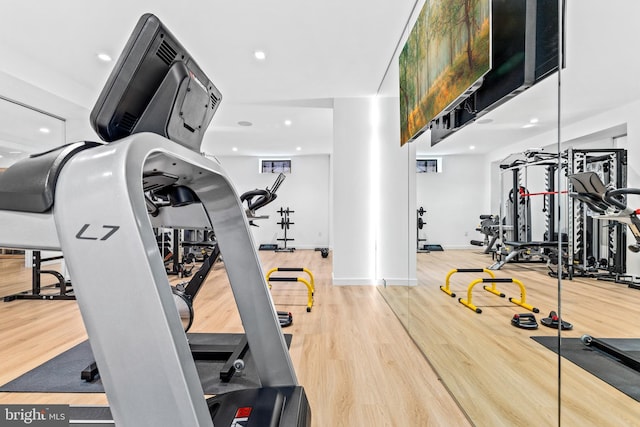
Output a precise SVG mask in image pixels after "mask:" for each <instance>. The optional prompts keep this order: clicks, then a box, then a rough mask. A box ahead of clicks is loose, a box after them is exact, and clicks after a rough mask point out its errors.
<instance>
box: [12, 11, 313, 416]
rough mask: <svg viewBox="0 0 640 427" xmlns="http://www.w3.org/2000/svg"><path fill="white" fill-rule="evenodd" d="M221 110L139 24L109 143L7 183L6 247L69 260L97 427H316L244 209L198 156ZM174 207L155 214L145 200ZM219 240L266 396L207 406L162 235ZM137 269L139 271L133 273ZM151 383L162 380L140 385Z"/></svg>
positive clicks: (53, 157)
mask: <svg viewBox="0 0 640 427" xmlns="http://www.w3.org/2000/svg"><path fill="white" fill-rule="evenodd" d="M221 99H222V97H221V94H220V92H219V91H218V90H217V88H216V87H215V86H214V85H213V83H212V82H211V81H210V80H209V78H208V77H207V76H206V75H205V74H204V72H203V71H202V70H201V69H200V68H199V67H198V65H197V63H196V62H195V61H194V59H193V58H192V57H191V55H190V54H189V53H188V52H187V51H186V49H184V47H183V46H182V45H181V44H180V42H179V41H178V40H177V39H176V38H175V37H174V36H173V34H171V32H170V31H169V30H168V29H167V28H166V27H165V26H164V25H163V24H162V22H161V21H160V20H159V19H158V18H157V17H156V16H154V15H151V14H145V15H143V16H142V17H141V18H140V20H139V21H138V23H137V25H136V27H135V29H134V30H133V33H132V34H131V36H130V38H129V40H128V42H127V43H126V45H125V47H124V51H123V52H122V54H121V56H120V58H119V59H118V61H117V63H116V65H115V68H114V70H113V71H112V73H111V75H110V76H109V78H108V80H107V83H106V85H105V86H104V89H103V91H102V93H101V94H100V96H99V98H98V101H97V103H96V105H95V107H94V108H93V110H92V112H91V124H92V126H93V128H94V129H95V130H96V132H97V133H98V135H99V136H100V138H101V139H102V140H103V141H104V142H103V143H94V142H77V143H72V144H67V145H65V146H62V147H59V148H57V149H54V150H51V151H48V152H45V153H40V154H36V155H32V156H31V157H29V158H27V159H24V160H21V161H20V162H18V163H16V164H14V165H12V166H11V167H9V168H8V169H7V170H6V171H5V172H4V173H2V174H1V175H0V228H1V232H0V245H1V246H3V247H13V248H21V249H29V248H37V249H41V250H62V252H63V253H64V256H65V260H66V263H67V267H68V269H69V273H70V275H71V278H72V280H73V283H74V292H75V295H76V298H77V302H78V305H79V308H80V311H81V314H82V318H83V321H84V324H85V327H86V330H87V333H88V335H89V340H90V343H91V348H92V351H93V355H94V356H95V360H96V363H97V366H98V368H99V369H100V374H101V378H102V382H103V385H104V389H105V392H106V395H107V398H108V401H109V409H110V411H109V412H110V416H108V417H106V418H108V419H105V420H102V421H99V422H98V421H97V422H96V424H92V425H113V424H115V425H117V426H118V427H121V426H122V427H127V426H131V427H141V426H153V427H158V426H167V427H175V426H189V427H195V426H214V425H215V426H231V425H234V426H236V425H237V426H247V427H249V426H309V425H310V423H311V410H310V407H309V403H308V401H307V398H306V395H305V392H304V389H303V387H302V386H300V385H299V384H298V381H297V378H296V374H295V371H294V368H293V364H292V362H291V358H290V356H289V352H288V349H287V346H286V343H285V339H284V337H283V334H282V331H281V329H280V325H279V322H278V317H277V313H276V310H275V308H274V305H273V301H272V300H271V295H270V292H269V288H268V286H267V284H266V282H265V278H264V275H263V272H262V269H261V266H260V262H259V259H258V256H257V253H256V250H255V245H254V242H253V239H252V236H251V233H250V232H249V223H248V220H247V217H246V215H245V212H244V208H243V205H242V202H241V201H240V199H239V198H238V195H237V192H236V190H235V188H234V186H233V184H232V183H231V181H230V179H229V177H228V176H227V174H226V173H225V171H224V170H223V169H222V167H221V166H220V164H219V163H218V162H216V161H213V160H210V159H207V158H205V157H204V156H203V155H201V154H200V145H201V143H202V138H203V136H204V133H205V131H206V129H207V127H208V125H209V123H210V121H211V118H212V117H213V115H214V113H215V112H216V110H217V108H218V106H219V104H220V101H221ZM159 189H162V191H163V192H164V193H166V194H168V195H169V201H170V203H169V204H168V205H167V206H162V207H160V208H158V209H157V210H154V211H153V215H150V207H149V206H148V200H146V198H145V193H148V191H151V190H155V191H157V190H159ZM158 226H165V227H172V228H193V229H197V228H200V229H205V230H212V229H215V234H216V238H217V242H218V246H219V249H220V252H221V254H222V256H224V260H225V267H226V270H227V274H228V277H229V281H230V283H231V288H232V291H233V295H234V298H235V301H236V303H237V306H238V311H239V313H240V317H241V319H242V324H243V326H244V330H245V334H246V339H247V342H248V344H249V347H250V349H251V352H252V354H253V357H254V360H255V364H256V369H257V372H258V377H259V379H260V384H261V387H260V388H255V389H245V390H239V391H235V392H229V393H224V394H220V395H217V396H215V397H212V398H209V399H206V398H205V396H204V393H203V389H202V386H201V385H200V381H199V379H198V374H197V372H196V368H195V363H194V360H193V357H192V356H191V352H190V350H189V344H188V342H187V338H186V335H185V332H184V330H183V327H182V323H181V320H180V316H179V314H178V309H177V307H176V303H175V300H174V296H173V295H172V292H171V287H170V285H169V281H168V278H167V274H166V272H165V268H164V264H163V260H162V258H161V255H160V253H159V250H158V247H157V244H156V240H155V236H154V233H153V227H158ZM132 260H134V261H132ZM143 372H144V373H149V372H153V375H148V374H145V375H144V379H143V380H142V379H141V380H138V378H141V376H142V375H141V373H143Z"/></svg>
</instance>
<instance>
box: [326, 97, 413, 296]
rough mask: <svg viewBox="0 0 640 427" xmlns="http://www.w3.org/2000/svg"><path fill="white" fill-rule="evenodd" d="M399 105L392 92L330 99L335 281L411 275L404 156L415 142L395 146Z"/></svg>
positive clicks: (370, 281)
mask: <svg viewBox="0 0 640 427" xmlns="http://www.w3.org/2000/svg"><path fill="white" fill-rule="evenodd" d="M398 108H399V107H398V103H397V99H395V98H375V97H367V98H348V99H336V100H335V101H334V119H333V126H334V142H333V144H334V145H333V156H332V171H333V228H332V230H333V283H334V284H339V285H378V284H382V283H385V282H386V283H387V284H407V283H410V282H411V280H412V279H411V278H413V280H414V279H415V251H414V250H413V249H415V248H413V247H412V245H413V244H415V242H413V240H412V239H413V236H414V232H415V230H414V228H411V226H410V224H411V222H412V220H411V217H410V215H409V212H413V211H414V210H415V209H413V208H412V207H411V206H410V203H413V207H415V177H412V176H410V174H409V171H410V170H412V169H410V167H409V165H410V164H412V162H410V161H409V157H410V156H411V155H413V156H414V158H415V154H412V153H413V150H412V147H407V146H405V147H402V148H401V147H400V142H399V135H400V130H399V111H398ZM411 178H414V179H413V180H412V179H411ZM411 183H413V184H411ZM413 221H415V220H413ZM410 248H412V249H410Z"/></svg>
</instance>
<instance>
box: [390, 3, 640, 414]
mask: <svg viewBox="0 0 640 427" xmlns="http://www.w3.org/2000/svg"><path fill="white" fill-rule="evenodd" d="M439 3H440V2H437V1H435V0H432V1H426V2H419V6H418V7H417V8H416V11H415V12H414V14H413V15H414V16H412V20H411V25H409V26H408V28H407V31H406V34H405V40H406V43H407V44H406V45H405V52H404V53H405V55H409V56H411V55H413V56H414V57H417V58H422V59H424V58H425V57H428V55H429V54H430V55H432V56H433V55H434V54H433V52H431V53H429V54H427V53H425V52H422V53H421V51H420V49H419V48H418V47H416V46H417V44H418V43H422V44H423V46H424V49H425V50H428V49H431V50H433V49H435V48H434V46H435V44H437V43H438V42H437V40H436V39H435V38H429V37H428V36H426V35H424V34H426V32H428V28H429V26H432V27H436V28H437V30H438V31H443V29H442V25H444V24H442V22H445V21H446V19H444V18H443V16H445V15H443V13H444V12H443V9H442V7H443V5H444V3H442V4H440V5H439ZM446 3H447V6H448V7H450V10H449V13H450V14H452V15H453V14H455V13H458V15H456V16H458V17H464V11H463V9H456V5H457V3H459V2H446ZM462 3H468V4H471V5H472V6H473V7H477V8H479V7H481V6H482V4H483V2H481V1H475V2H460V7H462ZM438 7H440V9H438ZM421 8H422V9H421ZM491 8H492V14H491V19H492V25H493V30H492V31H493V35H494V36H495V37H497V36H498V35H500V34H502V35H504V34H506V33H508V32H509V31H514V29H513V28H510V27H509V26H508V24H505V23H504V21H503V20H504V19H505V17H506V16H509V14H510V13H514V14H517V13H522V15H519V16H521V17H524V18H523V19H524V21H522V22H518V21H517V20H515V18H513V16H512V19H510V20H508V21H509V22H510V24H511V25H512V26H519V28H520V26H521V27H522V28H521V30H524V31H525V36H524V37H525V38H524V43H525V47H526V46H528V45H527V43H530V42H531V39H530V38H528V37H530V33H527V31H529V32H531V31H533V33H535V34H536V36H535V37H534V40H535V41H536V42H537V48H536V50H535V52H536V53H535V58H537V60H538V63H537V65H536V67H535V68H534V71H533V74H532V75H529V78H532V79H533V80H532V81H531V82H532V84H530V85H527V86H529V87H526V88H525V87H523V88H520V89H518V90H516V91H514V92H512V93H510V95H509V96H507V97H504V98H503V99H502V100H500V102H497V103H496V102H495V100H496V97H493V96H492V94H491V93H489V92H486V93H482V91H483V90H485V89H486V88H487V87H489V86H493V87H495V88H500V87H501V88H502V89H505V87H507V86H508V85H513V84H514V83H513V82H504V78H505V77H504V76H507V75H511V74H509V73H508V72H505V73H503V74H501V75H498V74H495V73H494V74H491V72H490V73H488V74H486V75H485V77H484V80H483V81H481V82H480V83H478V84H477V85H476V87H474V88H471V89H470V90H469V93H475V95H473V96H472V98H473V97H475V99H473V102H463V103H462V104H459V105H461V107H458V108H459V109H460V108H461V109H462V111H459V112H457V113H455V110H454V113H453V114H446V115H444V116H440V118H439V119H436V120H435V121H432V122H431V124H430V129H428V130H426V131H425V132H424V133H423V134H419V131H420V126H414V128H413V130H412V131H410V132H408V133H406V132H404V131H402V132H403V133H401V135H402V140H403V141H404V140H407V139H411V138H410V137H409V136H408V135H410V134H413V133H418V135H417V136H416V137H415V138H414V140H413V142H411V143H410V144H408V145H409V146H410V147H409V148H408V149H407V153H408V156H409V158H410V160H409V161H410V162H412V163H413V164H414V165H412V168H413V170H414V171H415V173H414V174H410V177H409V179H408V187H409V189H410V191H415V200H412V201H411V202H410V203H409V206H408V212H409V216H410V217H411V220H410V224H411V226H410V227H409V230H407V232H408V234H409V236H410V238H411V239H413V240H414V241H415V245H414V247H415V252H416V269H415V277H416V283H410V284H409V285H408V286H406V287H402V288H390V287H386V288H385V287H381V288H380V291H381V293H382V294H383V295H384V296H385V298H386V300H387V302H388V303H389V305H390V306H391V307H392V308H393V309H394V311H395V312H396V314H397V316H398V317H399V318H400V319H401V321H403V323H404V324H405V326H406V328H407V330H408V331H409V333H410V335H411V336H412V338H413V339H414V341H415V342H416V344H417V345H418V347H419V348H420V350H421V351H422V352H423V354H424V355H425V357H426V358H427V359H428V360H429V362H430V363H431V365H432V366H433V368H434V369H435V371H436V372H437V373H438V375H439V376H440V377H441V378H442V380H443V382H444V384H445V385H446V387H447V388H448V390H449V392H450V393H451V395H452V396H453V397H454V399H455V400H456V401H457V402H458V403H459V405H460V407H461V409H462V410H463V411H464V413H465V414H466V415H467V416H468V418H469V419H470V420H471V422H473V423H474V424H475V425H632V424H634V423H636V422H637V420H638V419H640V404H639V403H638V400H639V398H640V395H638V393H637V389H638V385H640V374H639V373H638V372H636V371H635V370H634V369H633V368H632V367H631V366H633V365H634V363H637V362H634V361H633V359H634V357H637V356H640V344H639V343H640V341H639V340H638V339H637V337H638V334H639V333H640V331H639V330H638V327H637V326H636V322H635V321H634V319H635V318H636V317H637V316H638V314H640V313H639V310H640V309H638V304H637V303H638V301H639V300H640V293H639V291H638V288H640V283H639V282H640V279H638V275H639V274H640V254H638V253H636V252H637V246H635V245H637V243H638V241H637V240H636V236H634V234H633V231H634V228H633V227H634V223H635V221H637V219H634V215H635V210H636V209H638V208H639V207H640V196H638V195H637V194H627V193H633V192H634V190H631V191H627V192H626V193H625V192H624V190H623V192H622V194H625V196H624V197H619V201H620V203H622V205H620V203H618V204H616V201H615V200H614V201H613V202H610V203H608V204H607V203H603V202H602V200H603V195H602V194H600V196H598V195H592V196H589V195H584V194H583V193H589V192H596V193H597V191H598V190H600V192H601V193H604V192H605V191H606V190H607V189H608V190H612V189H618V188H638V187H640V167H638V166H637V162H636V161H635V159H638V158H640V151H639V150H640V149H638V148H637V144H635V143H634V141H633V138H634V136H633V135H634V134H633V132H634V127H635V121H636V120H637V118H636V116H638V112H639V108H638V99H639V95H640V93H639V92H640V86H638V84H637V82H636V81H635V78H636V76H637V75H638V74H639V73H638V71H640V70H639V68H640V61H638V60H637V58H636V57H635V55H633V54H628V53H627V54H624V53H623V52H631V51H632V50H631V46H630V45H629V46H627V45H628V44H629V43H631V40H633V37H632V36H631V34H630V32H631V29H632V28H633V27H634V23H633V19H634V18H633V17H634V16H637V13H638V12H640V4H639V5H636V4H635V3H634V2H628V1H627V2H623V1H615V2H609V3H607V4H604V3H602V2H596V1H580V2H577V1H571V0H568V1H566V2H562V1H557V0H551V1H548V2H545V1H543V0H537V1H535V0H527V1H525V0H523V1H509V2H506V1H501V0H493V1H492V2H491ZM519 8H520V9H519ZM421 10H428V12H427V17H426V18H424V19H425V21H423V22H421V21H420V18H419V17H418V16H419V13H420V11H421ZM532 13H533V15H532ZM438 14H440V15H438ZM554 14H555V15H554ZM438 16H440V19H437V18H438ZM476 16H477V19H481V18H482V16H484V15H483V14H482V13H481V12H479V13H478V15H476ZM532 16H534V17H535V18H536V19H535V20H534V21H533V22H532V21H531V17H532ZM553 16H556V17H557V16H563V19H559V20H558V21H556V23H555V24H556V25H555V26H554V22H553ZM416 22H417V23H416ZM424 22H426V23H427V24H426V25H425V23H424ZM459 22H465V20H464V19H461V20H459ZM478 22H479V21H478ZM558 22H560V25H557V23H558ZM438 23H439V24H440V27H438ZM521 24H522V25H521ZM562 24H564V25H562ZM501 25H502V27H501V28H502V29H500V28H498V26H501ZM505 25H506V27H505ZM480 27H481V25H476V26H475V28H478V29H479V28H480ZM412 28H413V29H415V28H418V29H419V31H421V32H422V34H423V36H422V38H419V37H418V38H417V39H411V34H410V32H411V30H412ZM563 28H564V31H563V30H562V29H563ZM465 34H467V33H466V32H465V31H463V34H462V36H460V37H461V39H464V36H465ZM527 34H529V36H528V35H527ZM561 36H562V37H561ZM495 37H494V40H493V41H492V43H493V44H492V49H493V53H492V59H493V64H492V66H493V67H494V68H493V70H496V68H495V67H500V66H501V65H502V66H504V67H506V65H505V62H504V58H505V56H506V55H507V53H508V50H507V49H506V46H508V44H507V45H505V43H506V42H505V40H506V39H503V40H500V39H498V38H495ZM454 39H455V38H451V39H450V40H454ZM512 39H513V38H509V40H512ZM558 40H562V42H561V43H560V45H564V51H563V55H557V51H556V54H555V55H554V54H553V52H552V51H553V44H554V43H555V46H556V47H557V46H558V45H559V44H558ZM412 43H413V44H412ZM429 43H431V44H429ZM445 44H446V43H445ZM454 44H457V45H458V47H460V46H463V45H464V43H463V41H459V42H454ZM466 53H467V52H466V51H465V50H464V49H462V54H464V55H466ZM501 55H502V56H501ZM397 56H398V69H399V72H398V75H394V76H389V77H388V78H389V79H392V78H393V79H397V80H396V81H400V85H399V86H400V91H399V92H398V90H397V89H395V92H394V88H393V87H392V86H391V85H389V86H388V87H389V89H388V92H387V93H386V94H387V95H388V96H394V95H395V96H397V99H398V102H399V104H400V107H399V109H400V116H401V117H404V116H408V119H407V118H405V119H404V120H405V121H403V122H402V124H401V127H402V126H407V120H408V121H411V120H414V119H415V115H413V116H412V115H411V114H410V112H411V111H412V110H411V108H409V113H407V112H406V111H403V109H405V108H406V105H407V104H411V102H410V101H411V99H410V98H407V94H406V93H404V92H403V79H410V80H412V83H411V84H410V85H414V86H415V85H418V83H414V82H416V81H420V82H425V81H427V79H428V77H426V73H425V72H422V73H420V72H417V73H416V72H412V71H411V70H409V71H407V68H406V64H403V60H404V61H406V60H407V59H406V57H405V58H404V59H403V57H402V53H401V52H398V55H397ZM552 57H553V58H552ZM551 59H553V65H551V63H550V62H549V61H551ZM512 60H513V61H516V59H515V58H512ZM501 61H502V62H501ZM534 61H535V60H534ZM545 61H546V62H545ZM516 62H517V61H516ZM560 63H562V64H563V67H562V68H561V71H560V72H558V71H557V67H558V64H560ZM545 67H546V68H545ZM549 67H551V68H549ZM553 67H555V69H552V68H553ZM506 69H507V68H503V70H506ZM511 76H512V75H511ZM526 78H527V77H526V76H525V79H526ZM501 82H502V83H501ZM501 84H504V85H507V86H501ZM410 85H409V89H413V88H412V87H410ZM478 85H479V87H480V89H477V87H478ZM483 86H484V87H485V89H482V88H483ZM385 87H387V86H385ZM407 87H408V86H407V84H405V85H404V89H406V88H407ZM509 87H511V88H512V87H513V86H509ZM474 91H476V92H474ZM464 96H465V95H463V97H464ZM491 102H494V104H493V105H492V104H491ZM487 105H490V108H488V109H487V108H486V106H487ZM483 108H485V110H484V111H483V110H482V109H483ZM410 124H412V123H410ZM405 147H406V146H405ZM581 173H584V174H586V175H582V177H583V178H593V176H596V177H597V179H598V180H599V181H601V182H602V184H600V185H598V184H597V183H596V184H593V179H592V180H591V181H590V182H591V184H592V185H591V186H589V185H586V184H585V185H584V186H580V185H581V184H580V181H579V180H578V178H580V177H581V176H580V174H581ZM578 193H579V194H578ZM618 193H620V192H618ZM636 193H637V191H636ZM614 194H615V193H614ZM589 197H595V198H596V200H600V203H599V204H596V205H594V206H590V205H589V203H588V202H589V200H590V199H589ZM414 202H415V204H414ZM624 205H626V206H627V209H626V210H624V209H622V208H623V207H624ZM603 216H607V218H602V217H603ZM598 217H600V218H598ZM629 223H631V226H629ZM634 251H635V252H634ZM412 273H413V272H412V271H410V272H409V276H411V274H412ZM494 278H495V279H494ZM503 295H504V296H503ZM584 335H588V336H590V337H593V338H594V339H593V340H591V339H590V338H583V336H584ZM608 347H613V350H610V349H608ZM605 350H606V351H608V353H606V352H605ZM627 357H631V361H629V360H627V359H626V358H627ZM621 360H622V361H625V360H626V363H623V362H621ZM637 366H640V364H638V365H637ZM637 366H636V367H637ZM634 390H635V391H634Z"/></svg>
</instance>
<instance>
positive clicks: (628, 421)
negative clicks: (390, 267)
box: [381, 251, 640, 426]
mask: <svg viewBox="0 0 640 427" xmlns="http://www.w3.org/2000/svg"><path fill="white" fill-rule="evenodd" d="M491 263H492V262H491V258H490V257H488V256H487V255H484V254H480V253H478V252H477V251H445V252H431V253H427V254H418V283H419V285H418V286H415V287H412V288H410V289H407V288H406V287H405V288H386V289H382V290H381V293H382V294H383V295H384V296H385V298H386V299H387V300H388V302H389V303H390V305H391V306H393V307H394V309H395V310H396V312H398V313H399V316H398V317H399V318H400V319H402V321H403V322H404V323H405V324H408V325H409V326H408V329H409V331H410V333H411V335H412V337H413V339H414V340H415V342H416V343H417V344H418V345H419V346H420V347H421V348H422V349H423V351H424V353H425V354H426V356H427V358H428V359H429V361H430V363H431V364H432V365H433V367H434V368H435V370H436V372H437V373H438V374H439V376H440V377H441V378H442V380H443V382H444V383H445V384H446V386H447V387H448V388H449V390H451V392H452V394H453V395H454V397H455V398H456V399H457V400H458V402H460V404H461V406H462V407H463V409H464V410H465V411H466V412H467V414H468V415H469V417H470V418H471V420H472V421H473V422H474V424H476V425H478V426H524V425H527V426H554V425H558V363H559V361H558V356H557V355H556V354H555V353H554V352H552V351H550V350H547V349H546V348H545V347H543V346H542V345H540V344H538V343H537V342H535V341H534V340H532V339H531V338H530V337H531V336H557V330H554V329H550V328H545V327H542V326H540V328H539V329H537V330H534V331H527V330H523V329H518V328H515V327H513V326H511V325H510V320H511V318H512V317H513V315H514V314H515V313H525V312H527V310H525V309H524V308H522V307H518V306H515V305H513V304H510V303H509V302H508V301H507V300H505V299H501V298H498V297H497V296H494V295H492V294H490V293H488V292H485V291H483V290H482V289H481V285H478V286H476V287H475V288H474V291H473V302H474V303H475V304H476V305H477V306H479V307H480V308H482V309H483V312H482V314H476V313H475V312H473V311H472V310H470V309H468V308H466V307H464V306H463V305H462V304H459V303H458V301H457V298H455V299H454V298H451V297H449V296H448V295H446V294H445V293H444V292H441V291H440V289H439V287H440V286H441V285H444V281H445V277H446V275H447V273H448V272H449V271H450V270H451V269H455V268H486V267H487V266H488V265H489V264H491ZM496 276H497V277H512V278H516V279H519V280H520V281H522V282H523V284H524V285H525V287H526V292H527V302H528V303H530V304H532V305H533V306H535V307H539V309H540V314H536V318H537V319H538V322H539V321H540V319H541V318H542V317H546V316H548V314H549V312H550V311H551V310H556V311H557V306H558V304H557V295H558V283H557V279H555V278H551V277H549V276H548V274H547V269H546V267H545V266H544V265H543V264H507V265H506V266H504V267H503V269H502V270H500V271H497V272H496ZM478 277H488V276H487V275H486V274H484V273H474V274H464V273H457V274H455V275H454V276H452V279H451V288H452V290H453V291H454V292H456V293H457V294H458V295H457V297H461V296H462V297H464V298H466V289H467V286H468V284H469V283H470V282H471V281H472V280H473V279H475V278H478ZM497 287H498V289H500V290H501V291H502V292H504V293H506V294H507V296H513V297H518V296H519V293H520V292H519V289H518V288H517V287H516V286H515V285H514V284H510V283H505V284H502V283H498V284H497ZM639 302H640V291H639V290H635V289H630V288H628V287H627V286H625V285H621V284H616V283H611V282H604V281H597V280H595V279H575V280H572V281H568V280H564V281H563V282H562V313H563V318H564V319H565V320H567V321H569V322H571V323H573V325H574V328H573V330H571V331H565V332H563V333H562V336H563V337H572V338H578V337H580V336H582V335H583V334H589V335H592V336H595V337H604V338H634V337H635V338H637V337H639V336H640V323H638V319H640V305H639ZM560 363H561V372H562V373H561V380H562V382H561V390H562V392H561V402H562V406H561V425H562V426H640V402H637V401H636V400H634V399H632V398H630V397H628V396H627V395H625V394H623V393H622V392H620V391H618V390H617V389H615V388H614V387H612V386H610V385H608V384H606V383H605V382H603V381H601V380H600V379H598V378H596V377H595V376H593V375H591V374H590V373H588V372H586V371H584V370H583V369H581V368H579V367H578V366H577V365H574V364H573V363H571V362H569V361H568V360H566V359H563V360H562V361H561V362H560ZM639 385H640V384H639Z"/></svg>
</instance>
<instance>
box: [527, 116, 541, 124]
mask: <svg viewBox="0 0 640 427" xmlns="http://www.w3.org/2000/svg"><path fill="white" fill-rule="evenodd" d="M539 121H540V120H538V118H537V117H534V118H533V119H531V120H529V123H531V124H536V123H538V122H539Z"/></svg>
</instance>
